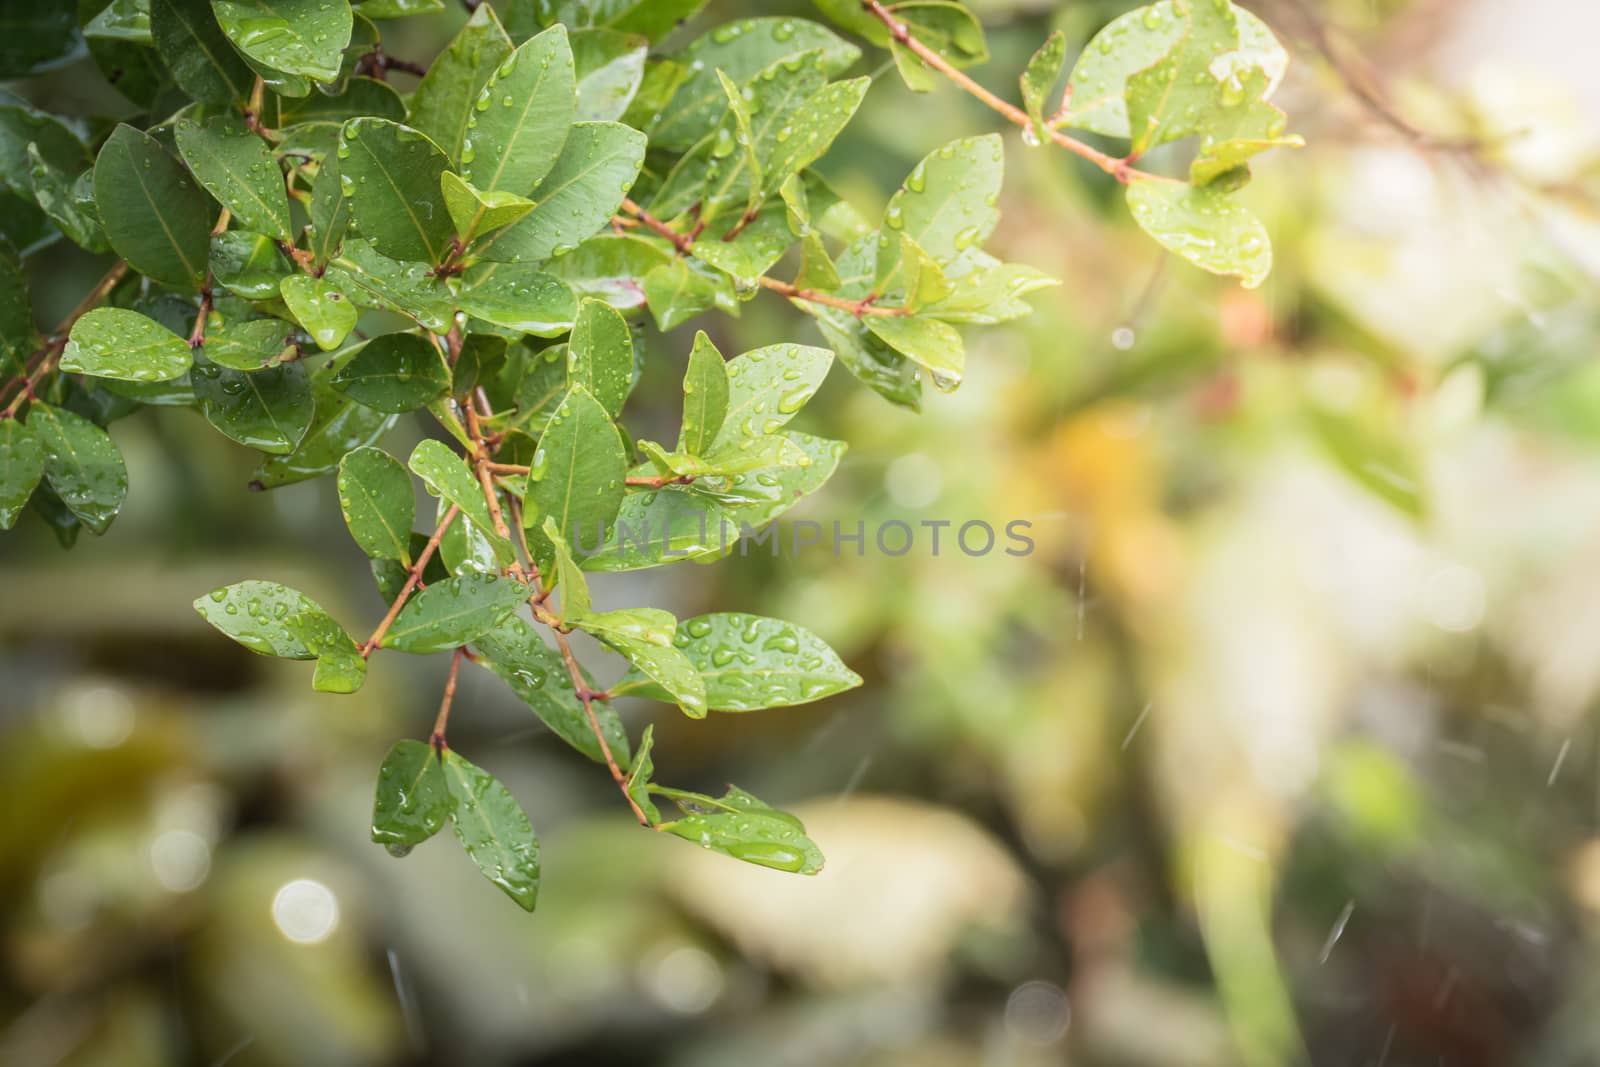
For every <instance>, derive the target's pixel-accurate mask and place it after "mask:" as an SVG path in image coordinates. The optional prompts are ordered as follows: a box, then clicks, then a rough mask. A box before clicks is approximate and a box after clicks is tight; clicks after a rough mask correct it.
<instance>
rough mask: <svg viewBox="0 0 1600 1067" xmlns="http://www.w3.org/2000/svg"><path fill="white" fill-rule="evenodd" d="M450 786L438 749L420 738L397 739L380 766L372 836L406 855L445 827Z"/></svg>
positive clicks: (378, 841) (389, 847)
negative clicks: (445, 779) (446, 779)
mask: <svg viewBox="0 0 1600 1067" xmlns="http://www.w3.org/2000/svg"><path fill="white" fill-rule="evenodd" d="M449 815H450V790H449V789H448V787H446V785H445V781H444V765H443V762H442V761H441V759H440V757H439V753H438V751H437V750H436V749H435V748H434V747H433V746H432V745H429V744H425V743H423V742H421V741H412V740H409V739H408V740H405V741H397V742H396V743H395V746H394V747H393V748H391V749H390V750H389V754H388V755H387V756H385V757H384V758H383V766H382V767H380V768H379V769H378V789H377V792H376V794H375V795H374V796H373V799H372V840H373V841H375V842H377V843H378V844H380V845H383V846H384V847H385V848H387V849H388V850H389V852H390V854H391V855H395V856H404V855H405V854H406V853H407V852H410V851H411V850H412V849H413V848H415V847H417V846H418V845H420V844H422V842H424V841H426V840H427V839H428V838H430V837H432V836H433V835H434V834H436V833H438V832H439V831H440V830H441V829H443V828H444V822H445V819H446V818H448V817H449Z"/></svg>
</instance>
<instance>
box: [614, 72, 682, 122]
mask: <svg viewBox="0 0 1600 1067" xmlns="http://www.w3.org/2000/svg"><path fill="white" fill-rule="evenodd" d="M689 74H690V71H689V68H688V67H686V66H684V65H683V64H682V63H677V62H674V61H673V60H670V59H662V58H649V59H646V60H645V61H644V77H642V78H641V79H640V80H639V89H638V91H637V92H636V93H634V94H633V102H632V103H631V104H629V105H628V110H627V111H625V112H623V115H622V119H621V121H622V122H624V123H626V124H627V125H629V126H632V127H633V128H634V129H636V130H651V129H654V128H655V125H656V123H657V122H659V121H660V120H661V114H662V112H663V111H665V110H666V107H667V104H668V103H669V102H670V101H671V100H672V98H673V96H675V95H676V94H677V92H678V89H679V88H680V87H682V85H683V83H684V82H685V81H687V80H688V78H689Z"/></svg>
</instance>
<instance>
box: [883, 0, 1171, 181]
mask: <svg viewBox="0 0 1600 1067" xmlns="http://www.w3.org/2000/svg"><path fill="white" fill-rule="evenodd" d="M861 6H862V7H864V8H866V10H867V13H868V14H870V15H872V16H873V17H874V18H876V19H877V20H878V21H879V22H881V23H883V24H884V26H886V27H888V30H889V35H890V36H891V37H893V38H894V39H895V40H896V41H898V42H899V43H900V44H901V45H903V46H904V47H905V48H906V49H907V51H909V52H911V54H912V55H914V56H916V57H917V58H918V59H920V60H922V62H923V63H925V64H926V65H927V66H928V67H930V68H932V69H933V70H935V71H937V72H938V73H940V74H942V75H943V76H944V77H945V78H946V79H948V80H949V81H950V82H952V83H953V84H954V85H955V86H956V87H957V88H959V89H961V90H962V91H963V92H965V93H967V94H968V95H969V96H972V97H974V98H975V99H977V100H979V101H981V102H982V103H983V104H984V106H986V107H988V108H989V109H990V110H991V111H994V112H996V113H997V114H999V115H1002V116H1004V117H1005V119H1006V120H1007V121H1008V122H1011V123H1012V124H1014V125H1016V126H1019V127H1021V128H1022V129H1024V130H1026V129H1030V128H1031V127H1032V126H1033V120H1032V119H1030V118H1029V117H1028V113H1027V112H1026V111H1023V110H1022V109H1021V108H1020V107H1018V106H1017V105H1015V104H1013V103H1011V102H1010V101H1009V100H1002V99H1001V98H1000V97H998V96H996V95H995V94H994V93H991V92H990V91H989V90H987V89H985V88H984V87H983V86H981V85H979V84H978V83H977V82H975V81H973V80H972V79H971V78H969V77H967V76H966V75H965V74H963V73H961V72H960V71H959V70H957V69H956V68H955V67H953V66H951V65H950V63H949V61H948V60H946V59H945V58H944V57H943V56H941V55H940V54H939V53H938V52H935V51H934V50H933V49H932V48H929V47H928V46H927V45H925V44H923V43H922V42H921V41H919V40H917V39H916V38H915V37H913V36H912V34H911V28H910V27H909V26H907V25H906V24H905V23H903V22H901V21H900V20H899V19H896V18H895V17H894V14H893V12H891V11H890V10H889V9H888V8H886V7H884V6H883V5H882V4H881V3H879V2H878V0H861ZM1045 133H1047V134H1049V136H1050V140H1051V141H1052V142H1054V143H1055V144H1056V145H1058V146H1059V147H1061V148H1065V149H1066V150H1067V151H1068V152H1071V153H1072V154H1073V155H1075V156H1077V157H1079V158H1080V159H1086V160H1088V161H1089V162H1090V163H1093V164H1094V165H1095V166H1097V167H1099V168H1100V169H1101V170H1103V171H1105V172H1106V173H1107V174H1109V175H1111V176H1112V177H1113V178H1115V179H1117V181H1119V182H1121V183H1122V184H1124V185H1126V184H1128V182H1130V181H1133V180H1134V179H1135V178H1156V177H1157V175H1154V174H1150V173H1148V172H1146V171H1142V170H1135V169H1134V168H1133V166H1132V163H1133V157H1128V158H1125V159H1118V158H1117V157H1115V156H1111V155H1107V154H1106V153H1104V152H1102V151H1100V150H1099V149H1098V148H1095V147H1093V146H1092V145H1088V144H1085V143H1084V142H1082V141H1080V140H1078V139H1077V138H1075V137H1069V136H1067V135H1066V134H1064V133H1062V132H1061V131H1060V130H1055V129H1050V130H1046V131H1045Z"/></svg>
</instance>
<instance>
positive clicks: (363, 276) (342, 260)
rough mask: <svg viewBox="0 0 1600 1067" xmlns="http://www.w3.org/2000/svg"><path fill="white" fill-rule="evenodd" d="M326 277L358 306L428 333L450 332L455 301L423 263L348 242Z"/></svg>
mask: <svg viewBox="0 0 1600 1067" xmlns="http://www.w3.org/2000/svg"><path fill="white" fill-rule="evenodd" d="M326 277H327V278H328V280H329V281H331V282H333V284H334V285H336V286H338V287H339V289H340V290H341V291H343V292H344V293H345V294H346V295H347V296H349V297H350V299H351V300H352V301H354V302H355V303H356V304H358V305H359V306H361V307H370V308H382V309H383V310H385V311H393V312H395V313H396V314H400V315H405V316H407V317H408V318H411V319H413V320H415V321H416V323H417V324H418V325H419V326H421V327H423V328H424V329H426V330H428V331H429V332H431V333H436V334H442V333H445V332H446V331H447V330H449V329H450V320H451V317H452V315H453V314H454V312H455V301H454V299H453V298H452V296H451V295H450V290H449V289H447V288H446V287H445V284H444V282H442V281H441V280H439V279H438V278H436V277H434V275H433V272H432V270H431V269H430V268H429V267H427V266H426V265H425V264H422V263H401V262H399V261H398V260H393V259H390V258H389V257H388V256H385V255H383V254H381V253H379V252H377V251H375V250H374V249H373V247H372V245H371V244H369V243H368V242H366V241H347V242H345V245H344V248H343V249H342V250H341V253H340V256H339V258H338V259H336V260H334V261H333V262H332V263H331V264H330V265H329V267H328V273H327V275H326Z"/></svg>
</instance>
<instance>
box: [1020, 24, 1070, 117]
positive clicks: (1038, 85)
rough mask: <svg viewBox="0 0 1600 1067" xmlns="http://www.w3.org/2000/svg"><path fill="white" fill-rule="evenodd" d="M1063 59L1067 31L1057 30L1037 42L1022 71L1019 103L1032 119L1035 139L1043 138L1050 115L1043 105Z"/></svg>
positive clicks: (1045, 105) (1059, 74) (1065, 49)
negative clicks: (1036, 47) (1042, 41)
mask: <svg viewBox="0 0 1600 1067" xmlns="http://www.w3.org/2000/svg"><path fill="white" fill-rule="evenodd" d="M1066 62H1067V35H1066V34H1064V33H1062V32H1061V31H1060V30H1056V31H1055V32H1054V33H1052V34H1050V36H1049V37H1048V38H1047V39H1046V40H1045V42H1044V44H1042V45H1040V46H1039V50H1038V51H1037V52H1035V53H1034V54H1033V58H1032V59H1030V60H1028V65H1027V67H1026V68H1025V69H1024V70H1023V72H1022V104H1023V107H1024V108H1025V109H1026V110H1027V112H1028V118H1030V119H1032V120H1033V137H1034V140H1036V141H1043V140H1044V139H1045V137H1046V136H1047V120H1048V119H1049V117H1050V116H1048V115H1046V114H1045V108H1046V107H1048V106H1049V103H1048V100H1047V98H1048V97H1049V95H1050V91H1051V90H1052V89H1054V88H1055V87H1056V82H1058V81H1060V80H1061V71H1062V68H1063V67H1065V66H1066Z"/></svg>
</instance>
